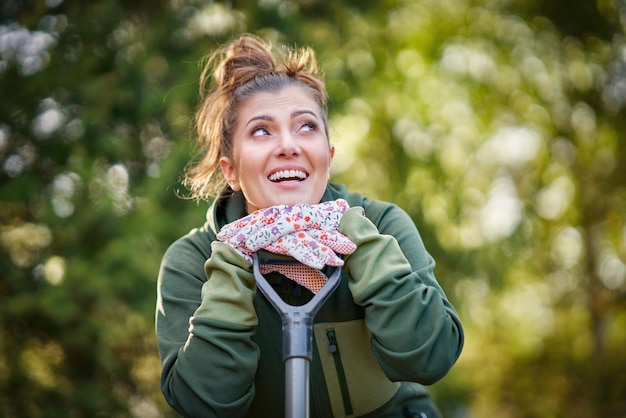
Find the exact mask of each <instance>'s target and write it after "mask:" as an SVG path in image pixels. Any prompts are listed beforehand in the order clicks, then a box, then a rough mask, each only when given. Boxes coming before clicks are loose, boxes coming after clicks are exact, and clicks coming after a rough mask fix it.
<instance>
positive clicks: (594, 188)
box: [0, 0, 626, 418]
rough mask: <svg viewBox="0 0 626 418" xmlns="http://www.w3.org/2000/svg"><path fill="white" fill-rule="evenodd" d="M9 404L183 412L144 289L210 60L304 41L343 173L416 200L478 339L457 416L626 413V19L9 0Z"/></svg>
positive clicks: (5, 296) (458, 383)
mask: <svg viewBox="0 0 626 418" xmlns="http://www.w3.org/2000/svg"><path fill="white" fill-rule="evenodd" d="M0 13H2V15H1V20H0V252H1V254H2V256H1V257H0V272H1V273H0V415H1V416H6V417H8V418H12V417H94V416H111V417H113V416H115V417H167V416H174V414H173V413H172V412H171V411H170V409H169V408H168V407H167V405H165V403H164V401H163V399H162V397H161V394H160V390H159V373H160V367H159V362H158V356H157V352H156V344H155V341H154V332H153V317H154V305H155V296H156V295H155V284H156V283H155V282H156V276H157V272H158V266H159V262H160V258H161V256H162V254H163V252H164V251H165V249H166V247H167V246H168V245H169V244H170V243H171V242H172V241H173V240H175V239H176V238H178V237H179V236H181V235H182V234H184V233H186V232H187V231H188V230H189V229H190V228H193V227H195V226H199V225H200V224H201V223H202V222H203V219H204V213H205V210H206V207H207V204H206V203H200V204H198V203H194V202H190V201H188V200H185V199H180V198H179V197H178V195H179V194H184V192H185V191H184V189H182V187H181V185H180V175H181V172H182V170H183V167H184V165H185V164H186V162H187V161H188V160H189V159H190V158H193V137H194V133H193V129H192V119H193V111H194V107H195V104H196V99H197V87H198V85H197V80H198V76H199V73H200V63H201V60H202V58H203V56H205V54H206V53H207V52H209V51H210V50H211V49H212V48H214V47H215V46H216V45H219V44H220V43H222V42H223V41H225V40H227V39H230V38H232V37H235V36H237V35H238V34H240V33H242V32H253V33H256V34H258V35H260V36H262V37H264V38H265V39H268V40H271V41H273V42H274V43H276V44H282V43H286V44H289V45H309V46H311V47H313V48H314V49H315V50H316V51H317V53H318V56H319V59H320V62H321V64H322V66H323V67H324V69H325V77H326V82H327V87H328V90H329V93H330V96H331V103H330V122H331V135H332V141H333V142H334V143H335V144H336V146H337V153H336V158H335V162H334V172H333V176H334V180H336V181H341V182H344V183H346V184H348V185H349V186H350V188H351V189H353V190H359V191H362V192H364V193H366V194H368V195H370V196H371V197H373V198H380V199H385V200H390V201H394V202H396V203H398V204H399V205H400V206H402V207H403V208H405V209H406V210H407V211H408V212H409V213H410V214H411V216H412V217H413V218H414V219H415V221H416V223H417V224H418V226H419V228H420V231H421V232H422V234H423V238H424V240H425V242H426V245H427V247H428V248H429V250H430V251H431V252H432V253H433V255H434V256H435V258H436V260H437V262H438V268H437V275H438V277H439V279H440V281H441V283H442V285H443V287H444V289H445V290H446V292H447V293H448V295H449V297H450V299H451V300H452V301H453V302H454V304H455V305H456V306H457V307H458V310H459V312H460V314H461V317H462V319H463V321H464V324H465V327H466V332H467V344H466V348H465V350H464V352H463V355H462V356H461V359H460V360H459V363H458V364H457V365H456V366H455V368H454V369H453V370H452V372H451V373H450V374H449V375H448V376H447V377H446V378H445V379H444V380H442V381H441V382H440V383H437V384H436V385H434V386H433V387H432V393H433V395H434V396H435V397H436V398H437V401H438V403H439V405H440V406H441V409H442V410H443V411H444V413H445V415H446V416H447V417H492V416H500V417H512V418H517V417H537V418H544V417H545V418H548V417H589V416H598V417H622V416H625V415H626V396H625V394H626V373H624V371H626V351H625V350H624V347H625V346H626V302H625V300H626V298H625V295H626V219H625V217H626V183H625V182H624V179H625V178H626V146H625V143H626V139H625V138H624V132H626V110H625V107H624V105H625V104H626V54H625V53H624V51H626V38H625V33H624V22H626V5H625V4H624V3H623V2H620V1H618V0H597V1H596V0H580V1H577V2H574V3H571V2H567V1H564V0H547V1H539V0H508V1H493V0H482V1H481V0H474V1H472V0H469V1H468V0H421V1H419V2H417V1H411V0H386V1H357V0H351V1H334V2H322V1H319V0H300V1H297V0H259V1H258V2H238V1H230V2H215V1H201V0H170V1H161V2H153V1H147V0H138V1H134V2H122V1H113V0H95V1H89V2H86V1H85V2H80V1H70V0H65V1H63V0H47V1H43V0H31V1H25V0H24V1H20V0H8V1H5V2H3V3H2V5H0Z"/></svg>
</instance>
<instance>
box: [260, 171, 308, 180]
mask: <svg viewBox="0 0 626 418" xmlns="http://www.w3.org/2000/svg"><path fill="white" fill-rule="evenodd" d="M306 177H307V175H306V173H305V172H304V171H300V170H281V171H277V172H275V173H273V174H272V175H270V177H269V179H270V180H271V181H280V180H285V179H291V180H293V179H297V180H304V179H306Z"/></svg>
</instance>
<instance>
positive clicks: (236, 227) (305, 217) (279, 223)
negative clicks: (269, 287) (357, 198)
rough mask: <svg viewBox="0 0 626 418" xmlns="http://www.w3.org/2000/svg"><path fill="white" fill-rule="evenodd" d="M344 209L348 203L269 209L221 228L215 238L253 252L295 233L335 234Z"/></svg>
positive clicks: (273, 207) (339, 201)
mask: <svg viewBox="0 0 626 418" xmlns="http://www.w3.org/2000/svg"><path fill="white" fill-rule="evenodd" d="M348 209H349V206H348V202H346V201H345V200H344V199H337V200H335V201H330V202H322V203H319V204H317V205H306V204H301V205H294V206H287V205H280V206H272V207H269V208H266V209H259V210H257V211H255V212H253V213H251V214H250V215H248V216H245V217H243V218H241V219H239V220H237V221H235V222H232V223H230V224H228V225H225V226H224V227H223V228H222V230H221V231H220V232H219V234H218V235H217V239H219V240H220V241H224V242H227V243H228V244H230V245H231V246H233V247H241V246H245V247H246V248H247V249H249V250H251V251H257V250H259V249H261V248H265V247H266V246H267V245H269V244H271V243H273V242H275V241H276V240H278V239H279V238H280V237H283V236H285V235H288V234H290V233H292V232H295V231H302V230H310V229H320V230H324V231H336V230H337V228H338V227H339V222H340V221H341V216H342V215H343V214H344V213H345V211H346V210H348Z"/></svg>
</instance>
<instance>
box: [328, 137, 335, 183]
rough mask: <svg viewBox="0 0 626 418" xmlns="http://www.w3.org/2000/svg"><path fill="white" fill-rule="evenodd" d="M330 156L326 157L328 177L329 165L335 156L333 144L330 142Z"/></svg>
mask: <svg viewBox="0 0 626 418" xmlns="http://www.w3.org/2000/svg"><path fill="white" fill-rule="evenodd" d="M328 151H329V153H330V158H329V159H328V177H330V166H331V165H332V162H333V158H335V146H334V145H333V144H330V148H329V150H328Z"/></svg>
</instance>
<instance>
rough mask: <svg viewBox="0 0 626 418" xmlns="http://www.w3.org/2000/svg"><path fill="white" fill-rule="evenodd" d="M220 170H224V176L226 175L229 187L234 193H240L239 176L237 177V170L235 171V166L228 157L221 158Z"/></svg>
mask: <svg viewBox="0 0 626 418" xmlns="http://www.w3.org/2000/svg"><path fill="white" fill-rule="evenodd" d="M220 168H221V169H222V174H224V178H225V179H226V181H227V182H228V185H229V186H230V188H231V189H233V190H234V191H239V190H240V189H241V186H240V185H239V176H238V175H237V170H235V165H234V164H233V162H232V161H231V159H230V158H228V157H222V158H220Z"/></svg>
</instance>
